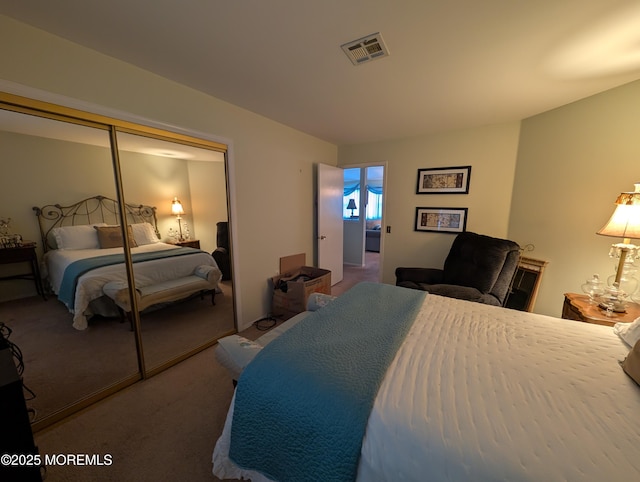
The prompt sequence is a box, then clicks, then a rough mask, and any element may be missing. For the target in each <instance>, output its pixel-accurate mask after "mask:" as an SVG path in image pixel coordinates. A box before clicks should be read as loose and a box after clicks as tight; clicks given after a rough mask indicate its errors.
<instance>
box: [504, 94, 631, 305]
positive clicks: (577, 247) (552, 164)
mask: <svg viewBox="0 0 640 482" xmlns="http://www.w3.org/2000/svg"><path fill="white" fill-rule="evenodd" d="M638 99H640V82H634V83H631V84H627V85H624V86H622V87H618V88H616V89H612V90H609V91H607V92H604V93H602V94H599V95H595V96H592V97H589V98H587V99H584V100H581V101H578V102H575V103H573V104H569V105H567V106H564V107H561V108H558V109H555V110H552V111H549V112H546V113H543V114H540V115H537V116H535V117H531V118H529V119H526V120H524V121H523V122H522V132H521V135H520V147H519V153H518V166H517V170H516V179H515V184H514V195H513V204H512V207H511V218H510V222H509V235H510V236H511V237H513V238H514V239H517V240H521V241H523V242H527V243H533V244H534V245H535V246H536V249H535V251H534V252H533V253H531V255H532V257H539V258H540V259H545V260H547V261H549V265H548V267H547V271H546V273H545V275H544V279H543V283H542V287H541V291H540V294H539V296H538V301H537V303H536V307H535V311H536V312H539V313H543V314H549V315H554V316H560V314H561V309H562V302H563V299H564V297H563V294H564V293H565V292H578V293H579V292H581V291H580V285H581V284H582V283H584V282H585V281H586V279H587V278H590V277H591V275H593V274H594V273H598V274H600V275H601V277H602V278H606V277H608V276H610V275H611V274H613V273H614V266H615V263H614V261H612V260H611V259H609V257H608V252H609V246H610V245H611V244H612V243H617V242H621V240H620V239H617V238H609V237H605V236H598V235H596V234H595V233H596V231H597V230H598V229H600V228H601V227H602V226H603V225H604V224H605V222H606V221H607V220H608V219H609V216H611V214H612V213H613V210H614V201H615V199H616V197H617V196H618V194H620V192H622V191H633V183H634V182H638V181H640V142H639V139H640V122H638V106H639V105H640V103H639V101H638Z"/></svg>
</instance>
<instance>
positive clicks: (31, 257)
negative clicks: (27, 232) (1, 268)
mask: <svg viewBox="0 0 640 482" xmlns="http://www.w3.org/2000/svg"><path fill="white" fill-rule="evenodd" d="M14 263H29V267H30V272H29V273H22V274H14V275H10V276H0V280H11V279H28V280H33V282H34V283H35V285H36V291H37V292H38V294H39V295H40V296H42V298H43V299H45V300H46V299H47V297H46V295H45V292H44V287H43V285H42V278H41V277H40V268H39V267H38V256H37V255H36V243H33V242H31V241H24V243H23V244H22V246H20V247H17V248H1V249H0V264H14Z"/></svg>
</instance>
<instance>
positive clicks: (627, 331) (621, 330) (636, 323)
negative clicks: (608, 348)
mask: <svg viewBox="0 0 640 482" xmlns="http://www.w3.org/2000/svg"><path fill="white" fill-rule="evenodd" d="M613 332H614V333H616V334H617V335H618V336H619V337H620V338H622V341H624V342H625V343H626V344H627V345H629V346H631V347H633V346H634V345H635V344H636V343H637V342H638V340H640V317H638V318H636V319H635V320H633V321H632V322H631V323H622V322H619V323H616V324H615V325H613Z"/></svg>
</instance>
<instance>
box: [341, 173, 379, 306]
mask: <svg viewBox="0 0 640 482" xmlns="http://www.w3.org/2000/svg"><path fill="white" fill-rule="evenodd" d="M384 185H385V170H384V166H383V165H381V164H370V165H369V164H367V165H361V166H358V167H349V168H345V169H344V197H343V223H344V234H343V245H344V266H343V281H342V282H340V283H338V284H337V285H335V286H334V287H333V289H332V293H333V294H340V293H343V292H344V291H346V290H348V289H349V288H351V287H352V286H353V285H355V284H357V283H359V282H361V281H372V282H379V281H380V266H381V263H380V260H381V256H382V250H383V244H384V243H383V242H382V241H383V239H382V233H383V231H384V228H383V226H384V194H385V192H384Z"/></svg>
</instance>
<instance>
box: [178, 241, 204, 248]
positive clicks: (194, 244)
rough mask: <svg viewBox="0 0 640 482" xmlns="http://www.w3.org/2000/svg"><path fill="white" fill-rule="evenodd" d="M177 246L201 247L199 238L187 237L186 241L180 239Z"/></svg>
mask: <svg viewBox="0 0 640 482" xmlns="http://www.w3.org/2000/svg"><path fill="white" fill-rule="evenodd" d="M176 246H182V247H183V248H196V249H200V240H199V239H185V240H184V241H178V242H177V243H176Z"/></svg>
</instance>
